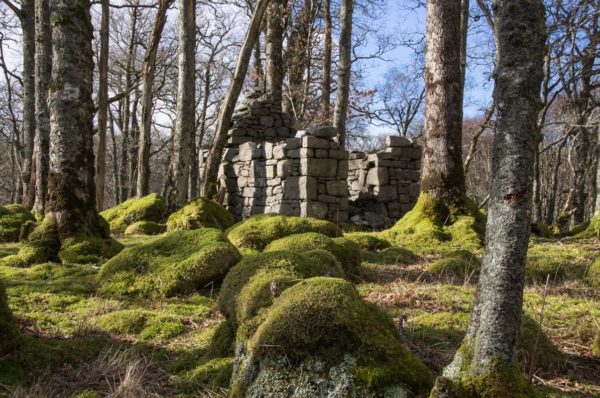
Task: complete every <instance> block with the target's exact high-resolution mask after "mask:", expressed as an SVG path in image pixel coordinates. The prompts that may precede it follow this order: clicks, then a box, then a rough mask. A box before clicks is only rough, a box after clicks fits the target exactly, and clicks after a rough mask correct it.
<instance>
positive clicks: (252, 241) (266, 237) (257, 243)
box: [227, 214, 342, 251]
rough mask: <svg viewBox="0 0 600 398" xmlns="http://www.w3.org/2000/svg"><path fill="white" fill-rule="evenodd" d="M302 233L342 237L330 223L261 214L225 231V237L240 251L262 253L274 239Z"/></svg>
mask: <svg viewBox="0 0 600 398" xmlns="http://www.w3.org/2000/svg"><path fill="white" fill-rule="evenodd" d="M304 232H318V233H320V234H323V235H327V236H329V237H332V238H334V237H337V236H342V232H341V230H340V229H339V228H338V227H337V226H336V225H335V224H334V223H332V222H330V221H326V220H318V219H316V218H304V217H287V216H282V215H279V214H262V215H258V216H253V217H250V218H248V219H246V220H244V221H242V222H240V223H238V224H236V225H234V226H233V227H232V228H231V229H229V231H227V237H228V238H229V240H230V241H231V243H233V244H234V245H235V246H237V247H238V248H240V249H241V250H247V251H262V250H263V249H264V248H265V247H267V245H268V244H269V243H271V242H272V241H274V240H276V239H281V238H283V237H286V236H289V235H294V234H301V233H304Z"/></svg>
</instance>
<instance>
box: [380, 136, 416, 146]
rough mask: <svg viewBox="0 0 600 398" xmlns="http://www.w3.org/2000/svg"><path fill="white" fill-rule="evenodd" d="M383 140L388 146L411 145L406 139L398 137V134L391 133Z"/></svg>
mask: <svg viewBox="0 0 600 398" xmlns="http://www.w3.org/2000/svg"><path fill="white" fill-rule="evenodd" d="M385 141H386V144H387V146H388V147H406V146H411V145H412V143H411V142H410V141H409V140H408V139H406V138H404V137H400V136H399V135H391V136H389V137H387V138H386V140H385Z"/></svg>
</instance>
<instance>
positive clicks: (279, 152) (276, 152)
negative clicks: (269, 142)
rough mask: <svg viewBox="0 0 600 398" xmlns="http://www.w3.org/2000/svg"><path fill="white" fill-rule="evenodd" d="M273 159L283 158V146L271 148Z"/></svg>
mask: <svg viewBox="0 0 600 398" xmlns="http://www.w3.org/2000/svg"><path fill="white" fill-rule="evenodd" d="M273 158H274V159H277V160H280V159H283V158H285V150H284V149H283V145H275V146H273Z"/></svg>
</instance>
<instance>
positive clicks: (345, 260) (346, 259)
mask: <svg viewBox="0 0 600 398" xmlns="http://www.w3.org/2000/svg"><path fill="white" fill-rule="evenodd" d="M317 249H320V250H325V251H328V252H329V253H331V254H333V255H334V256H335V258H337V259H338V261H339V262H340V264H341V265H342V267H343V268H344V270H345V271H346V273H347V274H348V275H356V274H357V273H358V268H359V267H360V262H361V253H360V247H359V246H358V245H357V244H356V243H354V242H353V241H351V240H348V239H345V238H341V237H340V238H330V237H329V236H326V235H323V234H320V233H318V232H306V233H303V234H294V235H290V236H286V237H285V238H281V239H277V240H274V241H273V242H271V243H269V244H268V245H267V247H266V248H265V250H264V251H265V252H267V253H268V252H275V251H292V252H296V253H302V252H305V251H309V250H317Z"/></svg>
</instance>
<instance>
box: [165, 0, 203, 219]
mask: <svg viewBox="0 0 600 398" xmlns="http://www.w3.org/2000/svg"><path fill="white" fill-rule="evenodd" d="M195 51H196V1H195V0H179V82H178V88H177V116H176V120H175V130H174V132H173V134H174V136H173V151H172V153H171V165H170V169H169V177H168V187H167V195H166V199H167V209H168V211H174V210H176V209H177V208H179V207H181V206H182V205H183V204H184V203H185V202H186V201H187V194H188V183H189V178H190V176H189V172H190V137H191V136H192V130H193V129H194V128H195V122H194V117H195V111H194V109H195V93H194V89H195V87H196V85H195V83H194V81H195V76H196V74H195Z"/></svg>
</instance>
